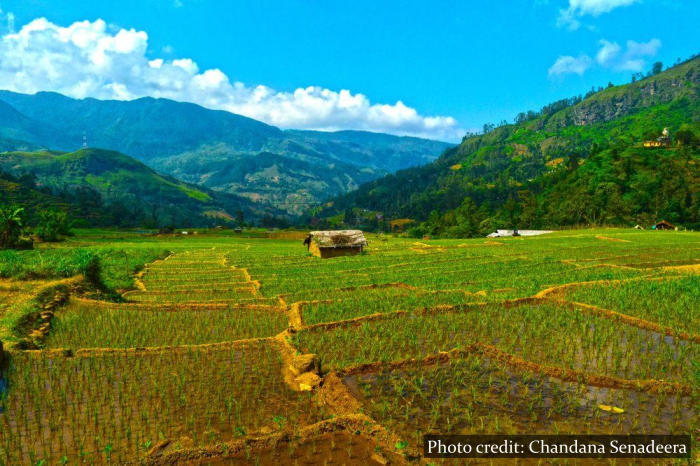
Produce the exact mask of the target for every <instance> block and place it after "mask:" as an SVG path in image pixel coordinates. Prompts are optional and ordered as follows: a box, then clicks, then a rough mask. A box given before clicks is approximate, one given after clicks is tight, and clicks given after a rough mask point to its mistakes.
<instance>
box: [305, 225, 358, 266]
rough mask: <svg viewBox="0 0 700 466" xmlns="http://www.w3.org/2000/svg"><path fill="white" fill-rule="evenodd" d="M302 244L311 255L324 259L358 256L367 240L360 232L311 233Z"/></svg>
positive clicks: (331, 231)
mask: <svg viewBox="0 0 700 466" xmlns="http://www.w3.org/2000/svg"><path fill="white" fill-rule="evenodd" d="M304 244H306V245H307V246H308V248H309V252H311V254H313V255H314V256H317V257H321V258H324V259H325V258H328V257H337V256H349V255H353V254H359V253H361V252H362V248H364V247H365V246H367V240H366V239H365V235H364V233H362V231H361V230H329V231H312V232H311V233H309V236H308V237H307V239H306V241H304Z"/></svg>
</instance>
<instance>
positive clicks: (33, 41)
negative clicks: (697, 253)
mask: <svg viewBox="0 0 700 466" xmlns="http://www.w3.org/2000/svg"><path fill="white" fill-rule="evenodd" d="M113 30H115V29H114V28H112V27H108V26H107V24H106V23H105V22H104V21H102V20H100V19H98V20H96V21H93V22H90V21H79V22H75V23H73V24H71V25H70V26H67V27H62V26H59V25H56V24H54V23H52V22H50V21H48V20H47V19H45V18H38V19H35V20H33V21H32V22H30V23H28V24H26V25H25V26H23V27H22V28H21V29H20V30H19V31H18V32H16V33H14V32H12V31H10V32H9V33H7V34H5V35H3V36H2V37H0V83H1V84H0V85H1V86H2V87H3V88H5V89H9V90H13V91H16V92H24V93H34V92H37V91H42V90H47V91H48V90H50V91H56V92H60V93H63V94H66V95H69V96H72V97H77V98H82V97H88V96H89V97H96V98H102V99H122V100H128V99H134V98H138V97H143V96H153V97H165V98H170V99H175V100H181V101H188V102H194V103H197V104H200V105H203V106H205V107H209V108H214V109H222V110H228V111H231V112H234V113H238V114H242V115H246V116H249V117H251V118H255V119H258V120H262V121H265V122H267V123H270V124H273V125H276V126H280V127H283V128H303V129H319V130H337V129H361V130H369V131H381V132H388V133H394V134H401V135H414V136H422V137H429V138H436V139H443V140H450V141H457V140H459V139H460V138H461V137H462V135H463V134H464V130H463V129H462V128H460V127H459V125H458V124H457V121H455V119H454V118H452V117H449V116H423V115H420V114H419V113H418V112H417V111H416V110H415V109H413V108H411V107H409V106H407V105H405V104H404V103H403V102H401V101H398V102H396V103H394V104H377V103H372V102H371V101H370V100H369V98H368V97H367V96H365V95H363V94H359V93H354V94H353V93H351V92H350V91H349V90H340V91H333V90H330V89H325V88H322V87H318V86H308V87H304V88H299V89H296V90H294V91H293V92H285V91H277V90H275V89H272V88H270V87H267V86H265V85H257V86H249V85H246V84H244V83H241V82H235V81H234V82H232V81H231V80H230V79H229V77H228V76H226V74H224V73H223V72H222V71H221V70H219V69H207V70H203V71H202V70H200V69H199V67H198V65H197V63H196V62H195V61H193V60H192V59H190V58H180V59H174V60H169V59H165V58H158V57H156V58H153V57H151V58H149V57H147V54H146V52H147V48H148V35H147V34H146V32H144V31H136V30H134V29H120V30H118V31H117V32H116V33H114V32H111V31H113Z"/></svg>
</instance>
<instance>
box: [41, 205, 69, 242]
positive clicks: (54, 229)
mask: <svg viewBox="0 0 700 466" xmlns="http://www.w3.org/2000/svg"><path fill="white" fill-rule="evenodd" d="M72 226H73V222H71V220H70V219H69V218H68V214H66V213H65V212H63V211H62V210H54V209H49V210H45V211H43V212H40V213H39V222H38V224H37V226H36V228H35V229H34V234H35V235H37V236H38V237H39V238H40V239H41V240H42V241H48V242H54V241H58V240H59V238H60V236H61V235H63V236H70V235H72V232H71V230H70V229H71V227H72Z"/></svg>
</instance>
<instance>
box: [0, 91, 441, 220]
mask: <svg viewBox="0 0 700 466" xmlns="http://www.w3.org/2000/svg"><path fill="white" fill-rule="evenodd" d="M84 137H85V138H86V139H87V143H88V145H89V146H90V147H100V148H105V149H111V150H116V151H119V152H122V153H124V154H128V155H130V156H132V157H135V158H137V159H139V160H141V161H142V162H144V163H146V164H147V165H149V166H150V167H152V168H154V169H155V170H157V171H159V172H161V173H167V174H169V175H172V176H174V177H176V178H178V179H180V180H182V181H186V182H189V183H196V184H200V185H202V186H206V187H208V188H211V189H214V190H219V191H223V192H228V193H232V194H237V195H242V196H244V197H246V198H248V199H250V200H252V201H255V202H256V203H259V204H261V208H269V209H272V210H277V209H280V210H282V211H285V212H287V213H288V214H295V213H300V212H302V211H303V210H304V209H306V208H307V207H308V206H309V204H314V203H317V202H319V201H321V200H324V199H327V198H329V197H331V196H335V195H338V194H342V193H345V192H348V191H350V190H353V189H356V188H357V187H358V186H359V185H360V184H362V183H364V182H367V181H370V180H374V179H376V178H378V177H380V176H383V175H385V174H387V173H391V172H394V171H396V170H398V169H402V168H407V167H411V166H417V165H422V164H426V163H428V162H431V161H433V160H435V159H436V158H437V157H438V156H439V155H440V154H441V153H442V151H443V150H445V149H446V148H447V147H450V144H447V143H444V142H439V141H430V140H426V139H419V138H411V137H398V136H392V135H388V134H376V133H369V132H363V131H339V132H334V133H322V132H315V131H291V130H290V131H283V130H281V129H279V128H276V127H274V126H270V125H267V124H265V123H262V122H259V121H256V120H253V119H251V118H246V117H243V116H241V115H236V114H233V113H230V112H225V111H217V110H209V109H206V108H204V107H201V106H199V105H195V104H190V103H184V102H175V101H172V100H168V99H154V98H150V97H149V98H141V99H136V100H132V101H116V100H97V99H92V98H88V99H72V98H69V97H66V96H63V95H61V94H57V93H53V92H39V93H37V94H33V95H27V94H18V93H14V92H9V91H0V150H32V149H38V148H45V149H52V150H56V149H57V150H66V151H72V150H75V149H76V148H78V147H81V146H82V144H83V138H84Z"/></svg>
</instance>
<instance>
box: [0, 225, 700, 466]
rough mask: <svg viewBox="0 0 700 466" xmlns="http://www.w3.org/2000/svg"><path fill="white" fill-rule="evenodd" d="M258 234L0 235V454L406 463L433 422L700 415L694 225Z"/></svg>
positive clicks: (655, 426)
mask: <svg viewBox="0 0 700 466" xmlns="http://www.w3.org/2000/svg"><path fill="white" fill-rule="evenodd" d="M265 236H267V235H266V234H264V233H261V232H258V233H256V234H253V235H245V234H244V235H234V234H229V233H228V232H216V233H206V232H201V233H200V234H197V235H190V236H188V237H180V236H162V237H154V236H144V235H139V234H136V233H129V232H109V231H82V232H79V233H78V235H77V236H76V237H75V238H72V239H71V240H69V241H67V242H65V243H62V244H60V245H58V246H57V247H52V248H39V249H36V250H34V251H22V252H12V253H8V252H2V253H0V254H4V255H2V256H0V257H2V258H3V261H2V263H1V264H0V276H2V277H5V278H2V279H0V298H1V301H0V340H2V341H3V342H4V345H5V348H6V350H8V348H9V350H8V351H7V352H6V354H7V355H9V358H7V359H9V361H8V362H7V363H6V364H5V366H6V367H5V368H4V369H3V372H2V374H3V379H2V382H0V465H14V464H31V465H37V464H66V463H67V464H107V463H115V464H119V463H123V462H127V461H134V462H138V461H144V462H145V463H147V464H178V463H179V464H190V463H191V462H198V463H197V464H209V463H211V464H223V463H224V462H225V461H227V460H226V458H229V459H231V458H233V459H235V458H238V460H240V461H243V462H246V461H249V462H251V463H253V464H255V463H257V464H269V463H270V462H277V463H281V464H306V463H305V462H308V461H311V460H310V459H309V458H314V460H315V461H319V460H323V461H330V460H334V461H336V462H341V463H343V462H345V463H349V464H382V463H383V462H385V461H389V462H391V463H401V462H416V463H418V462H419V461H420V458H419V457H420V451H421V437H422V435H424V434H427V433H452V434H463V433H464V434H466V433H489V434H497V433H535V432H538V433H656V434H658V433H694V432H697V430H698V428H700V423H699V422H698V420H699V419H698V414H699V413H698V410H697V406H698V386H699V384H700V366H699V365H698V361H700V351H699V347H698V344H699V343H700V330H699V329H700V320H699V319H700V316H699V307H700V306H698V304H697V303H698V302H700V280H699V279H698V272H699V271H700V253H699V250H700V234H697V233H686V232H650V231H635V230H612V229H606V230H574V231H564V232H557V233H553V234H550V235H546V236H539V237H529V238H502V239H497V240H487V239H473V240H421V241H416V240H412V239H407V238H397V237H387V236H377V237H370V238H369V240H370V245H369V247H368V248H367V249H366V252H365V253H364V254H362V255H358V256H353V257H340V258H334V259H327V260H322V259H318V258H316V257H312V256H310V255H309V254H308V253H307V252H306V250H305V249H304V248H303V246H302V245H301V240H300V239H274V238H266V237H265ZM287 236H293V235H291V234H288V235H287ZM300 237H301V236H300ZM94 258H97V259H94ZM91 261H93V262H95V261H96V262H97V263H99V269H100V273H99V283H97V284H96V283H86V282H85V281H84V280H81V279H80V278H76V276H77V275H80V274H83V275H85V274H89V273H91V272H90V270H91V269H90V267H88V265H86V264H89V263H90V262H91ZM27 342H29V343H27ZM309 354H313V355H315V358H311V359H313V360H314V361H315V362H314V364H312V366H313V367H311V366H309V367H304V368H303V369H299V368H298V367H297V366H298V364H297V362H298V361H301V360H303V359H304V358H305V357H306V356H304V355H309ZM313 374H318V376H316V375H313ZM318 377H320V378H321V381H322V383H321V385H320V386H319V385H318V383H319V379H318ZM323 461H322V462H323Z"/></svg>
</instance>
